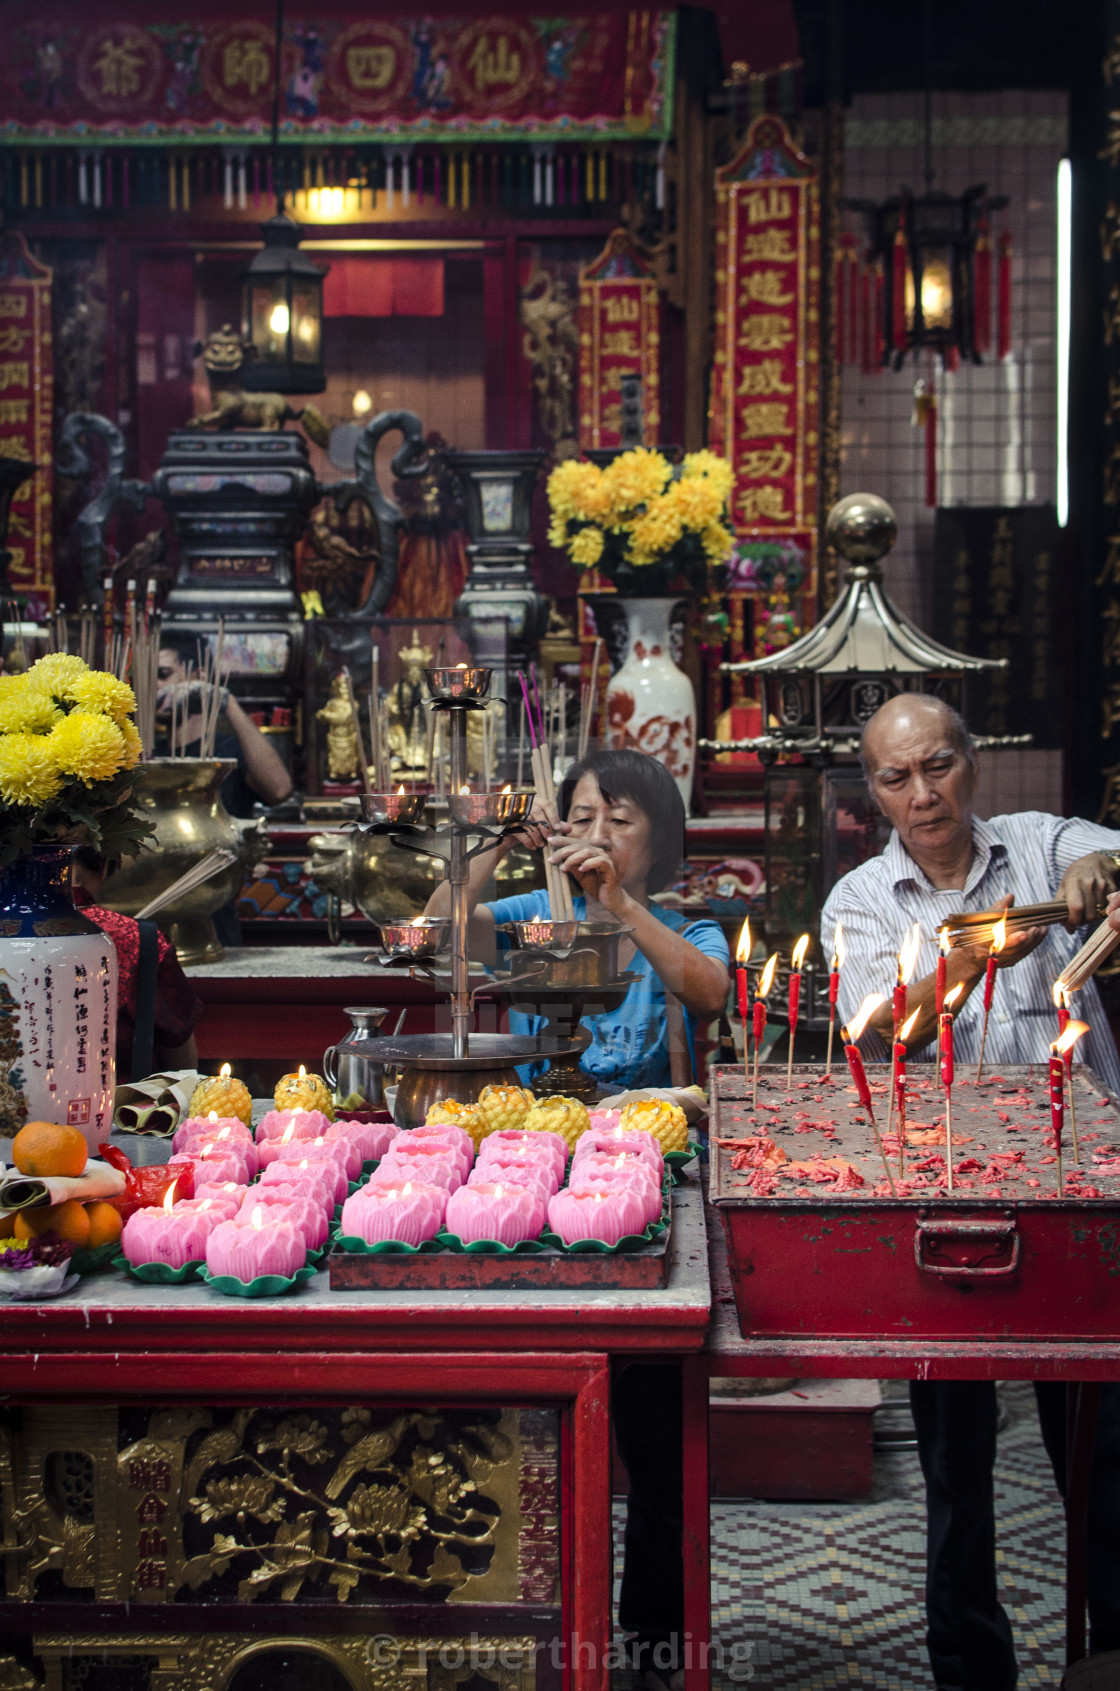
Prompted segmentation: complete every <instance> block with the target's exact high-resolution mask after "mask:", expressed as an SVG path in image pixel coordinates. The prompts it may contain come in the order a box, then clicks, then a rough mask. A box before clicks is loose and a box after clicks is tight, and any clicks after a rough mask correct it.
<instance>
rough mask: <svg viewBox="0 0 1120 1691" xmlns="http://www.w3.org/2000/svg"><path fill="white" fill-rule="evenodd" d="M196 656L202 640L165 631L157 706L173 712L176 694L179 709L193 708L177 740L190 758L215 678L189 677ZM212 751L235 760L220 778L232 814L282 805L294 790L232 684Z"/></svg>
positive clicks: (196, 753) (196, 749) (249, 813)
mask: <svg viewBox="0 0 1120 1691" xmlns="http://www.w3.org/2000/svg"><path fill="white" fill-rule="evenodd" d="M197 661H198V640H197V638H196V637H195V636H194V635H186V634H164V636H163V639H162V641H161V643H160V649H159V688H160V691H159V708H160V710H161V712H163V713H165V714H166V713H168V712H170V710H171V704H172V700H173V699H174V698H175V697H176V696H178V699H179V709H180V712H183V711H184V710H185V709H186V710H189V715H187V716H186V717H185V719H184V718H182V717H181V718H180V723H179V731H178V743H179V744H180V745H181V746H182V748H183V751H184V755H185V756H187V757H198V756H199V752H200V746H199V736H200V735H201V733H202V710H203V706H204V704H205V703H206V700H207V698H208V697H209V695H210V693H211V691H212V683H209V682H205V681H192V680H191V679H190V671H191V669H192V667H195V666H196V665H197ZM223 722H224V724H225V726H224V727H223ZM214 756H215V757H224V758H232V759H233V760H234V762H235V763H236V764H237V768H236V769H235V770H234V771H233V772H232V773H231V774H230V775H228V776H227V777H226V779H225V781H223V783H222V803H223V804H224V805H225V807H226V809H227V810H228V811H229V813H230V815H231V816H242V817H248V816H252V814H253V806H254V805H255V804H256V803H257V801H258V800H259V801H260V803H261V804H266V805H274V804H281V803H283V801H284V799H286V798H287V797H288V794H289V793H290V792H291V790H292V777H291V776H290V774H289V773H288V770H287V768H286V767H285V764H284V761H283V759H282V758H281V757H280V756H279V754H278V753H277V752H276V750H275V748H274V747H272V746H270V745H269V743H268V741H267V739H266V738H265V736H264V735H263V734H262V733H261V731H260V729H259V728H258V727H257V725H256V723H255V722H254V721H253V720H252V718H251V717H250V716H249V715H248V713H247V712H246V711H245V710H244V709H243V708H242V706H241V705H239V704H238V702H237V700H236V699H235V698H234V696H233V694H232V693H231V692H230V691H229V689H228V688H223V689H222V716H221V718H220V719H219V724H218V734H217V738H216V739H215V741H214Z"/></svg>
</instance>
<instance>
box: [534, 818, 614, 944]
mask: <svg viewBox="0 0 1120 1691" xmlns="http://www.w3.org/2000/svg"><path fill="white" fill-rule="evenodd" d="M559 828H564V829H567V824H566V823H560V824H559ZM558 834H559V829H558V830H557V834H555V835H554V836H553V839H552V842H551V843H552V862H553V863H554V864H555V865H556V867H557V868H558V869H559V870H560V871H561V872H562V873H563V874H565V875H571V876H572V878H573V879H574V880H576V881H578V882H579V887H580V891H581V892H582V893H583V896H584V897H585V898H586V899H587V900H588V902H589V903H594V904H600V905H602V907H603V909H604V910H608V911H609V912H610V914H611V915H612V916H615V917H617V918H618V919H619V920H621V919H622V918H623V916H624V915H628V914H629V913H630V907H631V906H632V905H633V903H634V900H633V899H632V898H631V897H630V895H629V893H627V892H625V891H624V889H623V885H622V878H621V876H620V874H619V871H618V865H617V863H616V862H615V861H614V858H613V857H612V856H611V854H610V852H609V851H605V850H604V849H603V847H602V846H600V845H594V844H588V843H585V842H584V841H582V840H575V839H560V838H559V837H558Z"/></svg>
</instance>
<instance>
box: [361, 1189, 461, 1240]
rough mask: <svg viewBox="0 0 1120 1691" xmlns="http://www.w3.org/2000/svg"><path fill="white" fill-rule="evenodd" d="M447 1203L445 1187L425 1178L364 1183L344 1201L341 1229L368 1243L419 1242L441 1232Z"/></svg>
mask: <svg viewBox="0 0 1120 1691" xmlns="http://www.w3.org/2000/svg"><path fill="white" fill-rule="evenodd" d="M446 1204H447V1193H446V1192H445V1191H444V1189H443V1187H442V1186H430V1185H429V1184H428V1183H427V1182H426V1181H423V1180H404V1181H395V1182H393V1183H392V1184H390V1185H385V1186H372V1185H370V1186H363V1187H362V1189H361V1191H360V1192H355V1193H354V1194H353V1196H352V1197H349V1198H347V1200H346V1202H345V1203H344V1204H343V1206H342V1221H341V1223H340V1231H341V1232H342V1233H350V1234H353V1235H354V1237H355V1238H358V1239H364V1240H365V1242H366V1244H367V1245H379V1244H384V1243H386V1242H388V1241H392V1242H393V1243H395V1244H398V1245H419V1244H421V1243H422V1242H423V1240H425V1239H434V1238H435V1236H436V1234H437V1233H438V1232H439V1230H440V1226H441V1224H442V1222H443V1214H444V1209H445V1206H446Z"/></svg>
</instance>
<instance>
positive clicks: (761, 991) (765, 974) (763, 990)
mask: <svg viewBox="0 0 1120 1691" xmlns="http://www.w3.org/2000/svg"><path fill="white" fill-rule="evenodd" d="M777 967H778V953H777V952H776V951H774V952H771V954H770V956H769V957H768V958H767V959H766V967H765V969H763V971H762V979H761V980H760V981H759V983H758V996H759V998H765V997H766V994H767V993H768V992H769V991H770V988H771V987H772V986H773V984H774V970H775V969H776V968H777Z"/></svg>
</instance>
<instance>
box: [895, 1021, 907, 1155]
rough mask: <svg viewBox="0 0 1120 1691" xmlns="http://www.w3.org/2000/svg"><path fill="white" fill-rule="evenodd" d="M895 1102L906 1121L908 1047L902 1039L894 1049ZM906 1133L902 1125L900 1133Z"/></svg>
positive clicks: (896, 1043)
mask: <svg viewBox="0 0 1120 1691" xmlns="http://www.w3.org/2000/svg"><path fill="white" fill-rule="evenodd" d="M894 1102H895V1109H896V1110H897V1111H898V1113H899V1116H900V1117H901V1118H902V1119H903V1120H904V1119H905V1117H904V1111H905V1109H906V1047H905V1045H904V1044H903V1043H902V1041H901V1039H899V1040H896V1041H895V1047H894ZM902 1132H904V1128H903V1126H902V1125H901V1124H900V1126H899V1133H902Z"/></svg>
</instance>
